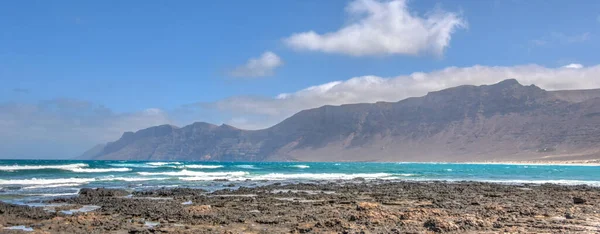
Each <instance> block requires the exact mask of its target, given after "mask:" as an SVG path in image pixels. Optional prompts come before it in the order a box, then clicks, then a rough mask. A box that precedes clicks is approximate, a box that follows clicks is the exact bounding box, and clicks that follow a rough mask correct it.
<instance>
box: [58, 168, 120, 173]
mask: <svg viewBox="0 0 600 234" xmlns="http://www.w3.org/2000/svg"><path fill="white" fill-rule="evenodd" d="M67 170H69V171H72V172H85V173H102V172H126V171H131V168H126V167H121V168H69V169H67Z"/></svg>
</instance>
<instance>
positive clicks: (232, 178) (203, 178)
mask: <svg viewBox="0 0 600 234" xmlns="http://www.w3.org/2000/svg"><path fill="white" fill-rule="evenodd" d="M247 179H248V178H246V177H235V176H192V177H179V180H185V181H213V180H226V181H244V180H247Z"/></svg>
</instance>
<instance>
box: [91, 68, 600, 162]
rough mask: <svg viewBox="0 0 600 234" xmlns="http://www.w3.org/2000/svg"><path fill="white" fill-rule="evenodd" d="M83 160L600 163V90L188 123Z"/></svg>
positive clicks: (435, 97) (466, 96) (477, 93)
mask: <svg viewBox="0 0 600 234" xmlns="http://www.w3.org/2000/svg"><path fill="white" fill-rule="evenodd" d="M82 158H86V159H100V160H102V159H117V160H199V161H488V160H495V161H503V160H511V161H514V160H576V159H591V158H600V90H574V91H552V92H550V91H546V90H543V89H541V88H539V87H537V86H535V85H530V86H523V85H521V84H519V83H518V82H517V81H516V80H514V79H510V80H505V81H502V82H500V83H497V84H494V85H482V86H469V85H465V86H458V87H454V88H449V89H445V90H441V91H436V92H431V93H428V94H427V95H425V96H423V97H414V98H408V99H405V100H402V101H399V102H393V103H391V102H378V103H374V104H349V105H342V106H323V107H320V108H315V109H310V110H303V111H300V112H299V113H297V114H295V115H293V116H292V117H290V118H288V119H286V120H284V121H282V122H281V123H279V124H277V125H275V126H273V127H270V128H267V129H263V130H255V131H248V130H241V129H238V128H235V127H232V126H229V125H221V126H217V125H212V124H208V123H194V124H191V125H188V126H185V127H182V128H178V127H175V126H171V125H161V126H156V127H151V128H147V129H143V130H140V131H137V132H135V133H133V132H126V133H124V134H123V136H122V137H121V138H120V139H119V140H117V141H115V142H111V143H108V144H106V145H105V146H103V147H101V149H96V150H93V151H88V152H87V153H86V154H85V155H84V156H82Z"/></svg>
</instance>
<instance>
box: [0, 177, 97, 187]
mask: <svg viewBox="0 0 600 234" xmlns="http://www.w3.org/2000/svg"><path fill="white" fill-rule="evenodd" d="M94 180H96V179H94V178H60V179H36V178H33V179H26V180H2V179H0V184H11V185H12V184H14V185H17V184H18V185H41V184H67V183H80V184H84V183H89V182H92V181H94Z"/></svg>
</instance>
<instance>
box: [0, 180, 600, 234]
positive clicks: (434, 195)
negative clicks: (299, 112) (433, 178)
mask: <svg viewBox="0 0 600 234" xmlns="http://www.w3.org/2000/svg"><path fill="white" fill-rule="evenodd" d="M599 202H600V188H595V187H589V186H559V185H550V184H544V185H501V184H492V183H477V182H461V183H445V182H385V181H362V180H361V179H357V180H354V181H352V182H346V183H322V184H318V183H315V184H303V183H301V184H289V185H280V184H273V185H269V186H262V187H255V188H244V187H242V188H240V189H236V190H230V189H228V188H227V187H224V188H223V189H222V190H218V191H215V192H212V193H207V192H206V191H203V190H201V189H186V188H171V189H168V188H165V189H158V190H149V191H136V192H133V193H131V192H130V191H126V190H111V189H82V190H81V191H80V194H79V195H78V196H75V197H71V198H56V199H54V200H50V201H46V202H45V203H44V206H43V207H30V206H20V205H13V204H7V203H0V232H2V233H22V232H23V231H20V230H10V229H6V228H20V229H23V228H27V230H32V232H33V233H499V232H513V233H514V232H516V233H575V232H579V233H597V232H599V231H600V206H599V205H598V203H599ZM15 226H17V227H15ZM18 226H22V227H18ZM29 228H30V229H29ZM30 233H31V232H30Z"/></svg>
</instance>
